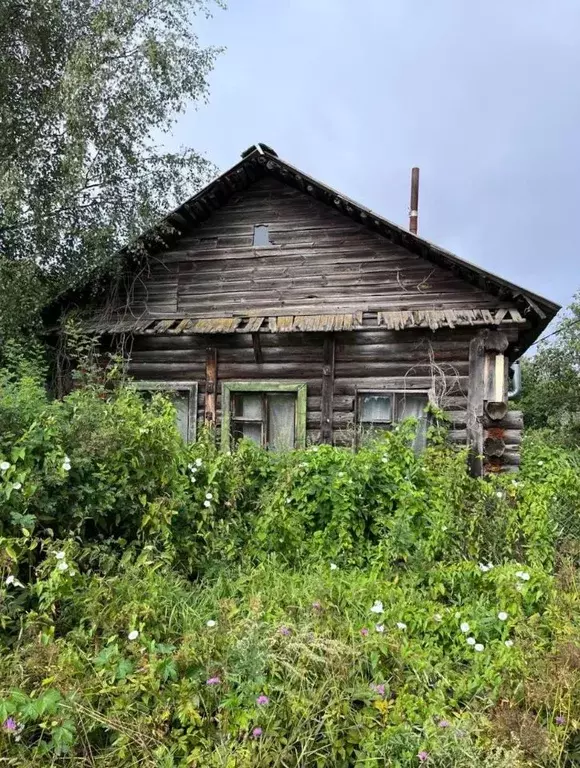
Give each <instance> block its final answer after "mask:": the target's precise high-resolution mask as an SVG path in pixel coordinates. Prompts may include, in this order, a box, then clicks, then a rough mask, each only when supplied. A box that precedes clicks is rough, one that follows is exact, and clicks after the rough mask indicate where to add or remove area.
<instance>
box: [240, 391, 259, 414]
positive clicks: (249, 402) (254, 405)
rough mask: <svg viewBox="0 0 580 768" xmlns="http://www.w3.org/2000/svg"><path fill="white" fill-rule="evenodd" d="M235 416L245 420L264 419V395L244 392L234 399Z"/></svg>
mask: <svg viewBox="0 0 580 768" xmlns="http://www.w3.org/2000/svg"><path fill="white" fill-rule="evenodd" d="M234 414H235V415H236V416H237V417H238V418H243V419H262V395H261V393H260V392H244V393H240V394H237V395H236V397H235V399H234Z"/></svg>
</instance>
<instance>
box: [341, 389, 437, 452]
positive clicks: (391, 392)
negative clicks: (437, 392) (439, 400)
mask: <svg viewBox="0 0 580 768" xmlns="http://www.w3.org/2000/svg"><path fill="white" fill-rule="evenodd" d="M364 395H384V396H386V395H390V396H391V397H392V401H391V421H377V422H372V423H375V424H381V425H386V426H387V429H388V428H389V426H390V427H393V428H394V427H395V426H396V425H397V424H400V423H401V421H400V420H399V419H398V416H397V395H426V397H427V402H426V403H425V406H427V405H430V404H431V403H433V402H434V399H433V390H432V389H387V388H384V387H383V388H376V387H355V394H354V423H355V440H356V445H357V446H358V445H359V443H360V436H361V431H362V428H363V424H371V422H369V421H365V422H361V419H360V415H361V407H360V398H361V396H364Z"/></svg>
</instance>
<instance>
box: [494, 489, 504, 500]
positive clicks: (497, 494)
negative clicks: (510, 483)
mask: <svg viewBox="0 0 580 768" xmlns="http://www.w3.org/2000/svg"><path fill="white" fill-rule="evenodd" d="M495 495H496V496H497V498H498V499H503V491H498V492H497V493H496V494H495Z"/></svg>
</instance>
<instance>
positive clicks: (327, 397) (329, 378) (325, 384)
mask: <svg viewBox="0 0 580 768" xmlns="http://www.w3.org/2000/svg"><path fill="white" fill-rule="evenodd" d="M334 352H335V338H334V335H333V334H328V335H327V336H326V338H325V339H324V346H323V351H322V397H321V407H320V441H321V442H322V443H332V400H333V396H334V357H335V355H334Z"/></svg>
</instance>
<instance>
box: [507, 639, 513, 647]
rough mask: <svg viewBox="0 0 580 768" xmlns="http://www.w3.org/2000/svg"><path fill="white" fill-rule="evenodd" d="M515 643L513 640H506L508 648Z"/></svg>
mask: <svg viewBox="0 0 580 768" xmlns="http://www.w3.org/2000/svg"><path fill="white" fill-rule="evenodd" d="M513 644H514V641H513V640H506V641H505V647H506V648H511V647H512V646H513Z"/></svg>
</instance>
